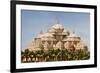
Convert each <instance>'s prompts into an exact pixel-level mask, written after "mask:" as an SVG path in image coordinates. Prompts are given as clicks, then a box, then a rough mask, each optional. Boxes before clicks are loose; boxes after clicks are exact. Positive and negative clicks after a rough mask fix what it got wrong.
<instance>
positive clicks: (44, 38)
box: [27, 21, 88, 51]
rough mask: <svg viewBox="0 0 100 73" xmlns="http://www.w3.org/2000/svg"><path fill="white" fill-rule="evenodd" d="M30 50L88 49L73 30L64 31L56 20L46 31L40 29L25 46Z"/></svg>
mask: <svg viewBox="0 0 100 73" xmlns="http://www.w3.org/2000/svg"><path fill="white" fill-rule="evenodd" d="M27 48H28V49H29V50H30V51H36V50H41V49H43V50H49V49H52V48H53V49H69V50H79V49H88V47H87V45H86V44H85V43H84V42H83V41H82V40H81V38H80V37H79V36H78V35H77V34H76V33H74V32H70V31H66V29H65V28H64V26H63V24H60V23H59V22H58V21H57V23H56V24H54V25H53V26H52V27H50V28H49V29H48V30H47V32H43V31H40V33H39V34H38V35H37V37H36V38H34V39H33V40H32V43H31V44H29V46H28V47H27Z"/></svg>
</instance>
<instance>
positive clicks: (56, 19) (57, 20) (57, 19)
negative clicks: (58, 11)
mask: <svg viewBox="0 0 100 73" xmlns="http://www.w3.org/2000/svg"><path fill="white" fill-rule="evenodd" d="M55 22H56V24H60V21H59V18H58V17H57V16H56V17H55Z"/></svg>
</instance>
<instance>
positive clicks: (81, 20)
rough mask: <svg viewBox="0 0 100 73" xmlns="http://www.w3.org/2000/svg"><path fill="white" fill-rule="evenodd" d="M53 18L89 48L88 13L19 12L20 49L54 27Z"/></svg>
mask: <svg viewBox="0 0 100 73" xmlns="http://www.w3.org/2000/svg"><path fill="white" fill-rule="evenodd" d="M55 17H58V18H59V20H60V23H61V24H63V26H64V28H65V29H66V30H69V31H73V32H75V33H76V34H77V35H79V36H80V37H81V39H82V40H83V41H84V42H85V43H86V44H87V45H88V47H89V44H90V14H89V13H82V12H81V13H79V12H51V11H34V10H21V24H22V25H21V28H22V31H21V32H22V48H25V47H27V46H28V45H29V43H31V42H32V39H33V38H35V37H36V36H37V34H38V33H39V32H40V31H41V30H42V31H44V32H46V31H47V30H48V29H49V28H50V27H51V26H52V25H54V24H55Z"/></svg>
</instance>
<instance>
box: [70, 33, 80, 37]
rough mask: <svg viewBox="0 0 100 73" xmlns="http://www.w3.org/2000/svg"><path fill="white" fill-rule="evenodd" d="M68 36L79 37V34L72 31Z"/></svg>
mask: <svg viewBox="0 0 100 73" xmlns="http://www.w3.org/2000/svg"><path fill="white" fill-rule="evenodd" d="M68 37H79V36H78V35H76V34H75V33H70V35H69V36H68Z"/></svg>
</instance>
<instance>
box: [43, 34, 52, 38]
mask: <svg viewBox="0 0 100 73" xmlns="http://www.w3.org/2000/svg"><path fill="white" fill-rule="evenodd" d="M42 37H43V38H53V35H52V34H50V33H44V34H43V36H42Z"/></svg>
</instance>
